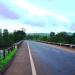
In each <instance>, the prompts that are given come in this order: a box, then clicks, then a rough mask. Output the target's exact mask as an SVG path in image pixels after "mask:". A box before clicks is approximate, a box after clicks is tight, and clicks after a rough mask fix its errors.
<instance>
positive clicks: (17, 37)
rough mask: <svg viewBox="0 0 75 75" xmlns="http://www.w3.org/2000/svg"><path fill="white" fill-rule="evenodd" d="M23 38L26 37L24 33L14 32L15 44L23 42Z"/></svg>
mask: <svg viewBox="0 0 75 75" xmlns="http://www.w3.org/2000/svg"><path fill="white" fill-rule="evenodd" d="M25 37H26V33H25V32H24V31H20V30H18V31H14V41H15V42H18V41H20V40H23V39H25Z"/></svg>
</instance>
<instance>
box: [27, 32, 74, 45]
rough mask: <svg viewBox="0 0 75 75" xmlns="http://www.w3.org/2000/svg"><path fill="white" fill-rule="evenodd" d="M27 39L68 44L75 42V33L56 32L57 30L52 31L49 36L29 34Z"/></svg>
mask: <svg viewBox="0 0 75 75" xmlns="http://www.w3.org/2000/svg"><path fill="white" fill-rule="evenodd" d="M27 39H31V40H37V41H38V40H39V41H49V42H56V43H67V44H75V33H71V34H69V33H67V32H59V33H57V34H55V32H51V33H50V34H49V36H42V35H36V34H35V35H27Z"/></svg>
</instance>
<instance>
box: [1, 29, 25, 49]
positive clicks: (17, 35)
mask: <svg viewBox="0 0 75 75" xmlns="http://www.w3.org/2000/svg"><path fill="white" fill-rule="evenodd" d="M25 37H26V33H25V32H24V31H23V30H18V31H14V32H13V33H10V32H9V31H8V30H7V29H4V30H2V29H0V48H6V47H9V46H11V45H12V44H14V43H16V42H18V41H20V40H23V39H25Z"/></svg>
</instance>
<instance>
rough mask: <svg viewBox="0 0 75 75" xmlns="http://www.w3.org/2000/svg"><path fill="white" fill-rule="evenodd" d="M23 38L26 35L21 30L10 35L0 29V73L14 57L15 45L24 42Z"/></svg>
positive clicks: (5, 30)
mask: <svg viewBox="0 0 75 75" xmlns="http://www.w3.org/2000/svg"><path fill="white" fill-rule="evenodd" d="M25 37H26V33H25V32H24V31H23V30H18V31H14V32H13V33H10V32H9V31H8V30H7V29H4V30H1V29H0V71H3V70H4V69H5V67H6V66H7V65H8V64H9V62H10V61H11V60H12V58H13V56H14V55H15V53H16V50H17V48H16V47H15V43H17V42H19V41H21V40H24V39H25ZM19 45H20V44H19Z"/></svg>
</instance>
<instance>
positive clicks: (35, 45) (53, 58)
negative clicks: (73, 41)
mask: <svg viewBox="0 0 75 75" xmlns="http://www.w3.org/2000/svg"><path fill="white" fill-rule="evenodd" d="M27 43H28V46H29V50H30V52H31V55H32V58H33V63H34V67H35V71H36V75H75V52H74V53H73V52H70V51H65V50H63V48H57V47H54V46H51V45H48V44H44V43H39V42H34V41H27ZM34 67H33V68H34Z"/></svg>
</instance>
